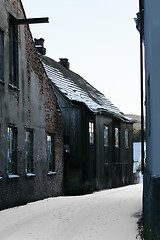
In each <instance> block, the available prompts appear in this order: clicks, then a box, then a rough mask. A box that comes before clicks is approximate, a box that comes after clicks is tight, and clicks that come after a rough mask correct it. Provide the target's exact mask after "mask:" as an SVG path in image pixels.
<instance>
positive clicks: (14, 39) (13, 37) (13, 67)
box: [9, 17, 18, 87]
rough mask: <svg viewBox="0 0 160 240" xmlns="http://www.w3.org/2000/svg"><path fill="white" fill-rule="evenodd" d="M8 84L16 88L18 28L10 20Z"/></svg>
mask: <svg viewBox="0 0 160 240" xmlns="http://www.w3.org/2000/svg"><path fill="white" fill-rule="evenodd" d="M9 58H10V62H9V63H10V64H9V66H10V71H9V74H10V84H11V85H14V86H16V87H18V27H17V25H15V24H14V22H13V17H11V18H10V25H9Z"/></svg>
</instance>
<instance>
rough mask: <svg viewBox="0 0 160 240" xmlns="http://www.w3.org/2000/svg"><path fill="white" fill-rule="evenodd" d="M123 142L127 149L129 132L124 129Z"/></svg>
mask: <svg viewBox="0 0 160 240" xmlns="http://www.w3.org/2000/svg"><path fill="white" fill-rule="evenodd" d="M124 139H125V140H124V141H125V148H129V130H128V129H127V128H126V129H125V131H124Z"/></svg>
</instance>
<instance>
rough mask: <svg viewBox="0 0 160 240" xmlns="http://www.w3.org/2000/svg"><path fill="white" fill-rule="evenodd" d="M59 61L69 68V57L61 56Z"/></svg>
mask: <svg viewBox="0 0 160 240" xmlns="http://www.w3.org/2000/svg"><path fill="white" fill-rule="evenodd" d="M59 60H60V61H59V63H60V64H61V65H62V66H63V67H65V68H66V69H69V62H68V59H67V58H60V59H59Z"/></svg>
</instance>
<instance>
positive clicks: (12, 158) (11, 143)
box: [7, 127, 17, 174]
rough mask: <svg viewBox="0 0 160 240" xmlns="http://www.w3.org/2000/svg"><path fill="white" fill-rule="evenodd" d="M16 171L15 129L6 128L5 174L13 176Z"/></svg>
mask: <svg viewBox="0 0 160 240" xmlns="http://www.w3.org/2000/svg"><path fill="white" fill-rule="evenodd" d="M16 171H17V128H15V127H8V153H7V172H8V173H11V174H15V173H16Z"/></svg>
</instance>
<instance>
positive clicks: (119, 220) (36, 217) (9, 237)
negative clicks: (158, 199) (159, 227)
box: [0, 184, 142, 240]
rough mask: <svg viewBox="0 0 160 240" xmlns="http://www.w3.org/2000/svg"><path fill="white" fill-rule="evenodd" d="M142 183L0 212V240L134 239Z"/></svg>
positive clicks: (43, 201) (30, 204)
mask: <svg viewBox="0 0 160 240" xmlns="http://www.w3.org/2000/svg"><path fill="white" fill-rule="evenodd" d="M141 210H142V184H137V185H131V186H126V187H122V188H117V189H111V190H104V191H100V192H95V193H93V194H88V195H84V196H74V197H73V196H72V197H57V198H49V199H45V200H42V201H38V202H34V203H29V204H27V205H25V206H21V207H16V208H11V209H7V210H3V211H1V212H0V239H1V240H23V239H28V240H50V239H51V240H89V239H92V240H104V239H105V240H117V239H118V240H132V239H133V240H134V239H140V238H138V237H137V234H138V231H137V221H138V218H137V217H138V216H139V214H140V212H141Z"/></svg>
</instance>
